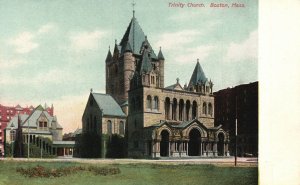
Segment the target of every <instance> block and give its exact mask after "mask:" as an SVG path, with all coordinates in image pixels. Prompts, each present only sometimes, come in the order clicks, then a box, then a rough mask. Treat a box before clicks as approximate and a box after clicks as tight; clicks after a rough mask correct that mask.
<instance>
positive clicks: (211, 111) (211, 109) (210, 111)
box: [208, 103, 213, 116]
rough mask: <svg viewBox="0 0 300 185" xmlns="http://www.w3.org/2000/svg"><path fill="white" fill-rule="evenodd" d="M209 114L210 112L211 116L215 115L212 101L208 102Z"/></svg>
mask: <svg viewBox="0 0 300 185" xmlns="http://www.w3.org/2000/svg"><path fill="white" fill-rule="evenodd" d="M208 114H209V115H210V116H212V115H213V108H212V105H211V103H209V104H208Z"/></svg>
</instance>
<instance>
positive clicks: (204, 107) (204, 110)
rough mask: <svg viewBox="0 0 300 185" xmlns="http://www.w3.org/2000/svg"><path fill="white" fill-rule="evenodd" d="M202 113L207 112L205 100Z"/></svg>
mask: <svg viewBox="0 0 300 185" xmlns="http://www.w3.org/2000/svg"><path fill="white" fill-rule="evenodd" d="M202 113H203V114H207V110H206V103H205V102H204V103H203V106H202Z"/></svg>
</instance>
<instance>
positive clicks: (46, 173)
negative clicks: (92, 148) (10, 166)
mask: <svg viewBox="0 0 300 185" xmlns="http://www.w3.org/2000/svg"><path fill="white" fill-rule="evenodd" d="M16 171H17V172H19V173H21V174H22V175H24V176H25V177H31V178H32V177H42V178H50V177H62V176H67V175H71V174H73V173H77V172H79V171H89V172H92V173H94V174H95V175H103V176H106V175H115V174H119V173H121V170H120V169H119V168H116V167H112V168H108V167H103V168H100V167H94V166H90V167H88V168H85V167H82V166H71V167H64V168H63V167H62V168H58V169H55V168H52V169H49V168H45V167H43V166H40V165H37V166H36V167H32V168H27V169H25V168H17V170H16Z"/></svg>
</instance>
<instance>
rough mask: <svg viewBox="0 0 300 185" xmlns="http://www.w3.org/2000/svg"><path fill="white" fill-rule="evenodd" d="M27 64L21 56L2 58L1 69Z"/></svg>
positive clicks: (0, 59)
mask: <svg viewBox="0 0 300 185" xmlns="http://www.w3.org/2000/svg"><path fill="white" fill-rule="evenodd" d="M24 64H27V61H26V60H24V59H19V58H12V59H4V58H0V69H1V70H7V69H12V68H16V67H19V66H21V65H24Z"/></svg>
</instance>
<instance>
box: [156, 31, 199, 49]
mask: <svg viewBox="0 0 300 185" xmlns="http://www.w3.org/2000/svg"><path fill="white" fill-rule="evenodd" d="M200 35H201V32H199V31H197V30H182V31H178V32H168V33H163V34H161V35H160V36H159V37H158V38H157V42H156V44H155V45H156V46H158V47H159V46H161V47H162V48H163V50H179V49H180V48H183V47H184V46H185V45H187V44H189V43H191V42H192V41H194V40H195V38H196V37H199V36H200Z"/></svg>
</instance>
